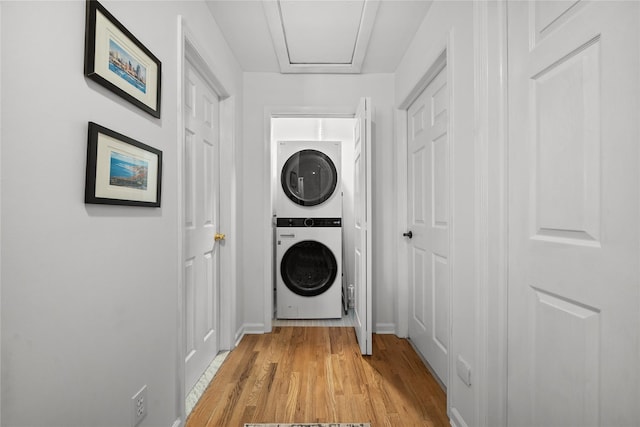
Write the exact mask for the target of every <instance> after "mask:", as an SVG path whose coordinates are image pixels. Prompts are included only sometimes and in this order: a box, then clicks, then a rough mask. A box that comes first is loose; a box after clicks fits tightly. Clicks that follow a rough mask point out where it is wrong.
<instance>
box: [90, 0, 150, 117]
mask: <svg viewBox="0 0 640 427" xmlns="http://www.w3.org/2000/svg"><path fill="white" fill-rule="evenodd" d="M161 68H162V64H161V63H160V61H159V60H158V58H156V57H155V56H154V55H153V54H152V53H151V52H150V51H149V49H147V48H146V47H145V46H144V45H143V44H142V43H140V41H139V40H138V39H137V38H135V36H134V35H133V34H131V32H129V30H127V29H126V28H125V27H124V25H122V24H121V23H120V22H119V21H118V20H117V19H116V18H114V17H113V15H111V13H109V11H107V9H105V8H104V6H102V5H101V4H100V3H98V2H97V1H95V0H87V10H86V27H85V52H84V74H85V76H87V77H89V78H90V79H92V80H94V81H95V82H97V83H98V84H100V85H102V86H104V87H106V88H107V89H109V90H110V91H112V92H114V93H116V94H118V95H119V96H121V97H122V98H124V99H126V100H127V101H129V102H131V103H132V104H134V105H135V106H137V107H139V108H141V109H142V110H144V111H146V112H147V113H149V114H151V115H152V116H153V117H157V118H160V89H161V75H162V72H161Z"/></svg>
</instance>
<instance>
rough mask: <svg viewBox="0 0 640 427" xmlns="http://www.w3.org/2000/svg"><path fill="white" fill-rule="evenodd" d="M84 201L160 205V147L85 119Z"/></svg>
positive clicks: (110, 203) (109, 203)
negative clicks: (87, 121)
mask: <svg viewBox="0 0 640 427" xmlns="http://www.w3.org/2000/svg"><path fill="white" fill-rule="evenodd" d="M88 139H89V142H88V144H87V175H86V180H85V191H84V202H85V203H97V204H103V205H104V204H106V205H129V206H148V207H160V189H161V184H162V151H160V150H157V149H155V148H153V147H150V146H148V145H145V144H143V143H141V142H139V141H136V140H134V139H131V138H129V137H127V136H124V135H122V134H120V133H117V132H114V131H112V130H111V129H107V128H105V127H103V126H100V125H98V124H96V123H93V122H89V138H88Z"/></svg>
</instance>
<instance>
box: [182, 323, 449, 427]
mask: <svg viewBox="0 0 640 427" xmlns="http://www.w3.org/2000/svg"><path fill="white" fill-rule="evenodd" d="M251 422H256V423H286V422H289V423H293V422H325V423H328V422H336V423H338V422H342V423H348V422H370V423H371V426H372V427H378V426H403V427H406V426H448V425H449V421H448V418H447V415H446V396H445V393H444V392H443V391H442V389H441V388H440V387H439V386H438V384H437V383H436V381H435V380H434V379H433V377H432V376H431V374H430V373H429V371H428V370H427V369H426V367H425V366H424V364H423V363H422V360H421V359H420V358H419V356H418V355H417V354H416V352H415V351H414V350H413V348H412V347H411V345H410V344H409V343H408V342H407V341H406V340H403V339H400V338H397V337H396V336H394V335H374V336H373V356H366V357H363V356H361V355H360V350H359V347H358V344H357V342H356V338H355V333H354V330H353V329H352V328H339V327H276V328H274V331H273V332H272V333H271V334H264V335H245V336H244V338H243V339H242V341H241V342H240V344H239V346H238V347H237V348H236V349H235V350H233V351H232V352H231V353H230V354H229V355H228V357H227V359H226V360H225V362H224V363H223V365H222V366H221V367H220V370H219V371H218V372H217V373H216V376H215V377H214V379H213V381H212V382H211V384H210V385H209V387H208V388H207V390H206V391H205V393H204V395H203V396H202V398H201V399H200V401H199V402H198V404H197V405H196V407H195V408H194V409H193V412H192V413H191V415H190V416H189V418H188V420H187V424H186V427H205V426H207V427H213V426H215V427H219V426H224V427H236V426H239V427H242V426H243V425H244V423H251Z"/></svg>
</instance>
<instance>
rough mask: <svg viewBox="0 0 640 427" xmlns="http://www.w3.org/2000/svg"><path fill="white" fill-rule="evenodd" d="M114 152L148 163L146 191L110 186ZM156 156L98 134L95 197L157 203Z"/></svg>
mask: <svg viewBox="0 0 640 427" xmlns="http://www.w3.org/2000/svg"><path fill="white" fill-rule="evenodd" d="M112 152H116V153H119V154H123V155H125V156H129V157H133V158H135V159H137V160H144V161H146V162H148V165H149V169H148V171H147V189H146V190H141V189H137V188H128V187H122V186H119V185H111V184H110V180H109V177H110V172H111V153H112ZM157 188H158V156H157V155H156V154H154V153H151V152H149V151H146V150H143V149H141V148H138V147H135V146H133V145H130V144H127V143H124V142H122V141H119V140H117V139H115V138H112V137H110V136H108V135H105V134H102V133H98V147H97V155H96V197H100V198H107V199H122V200H135V201H141V202H152V203H155V202H157V201H158V200H157V197H156V195H157Z"/></svg>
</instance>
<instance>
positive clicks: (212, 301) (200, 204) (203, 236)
mask: <svg viewBox="0 0 640 427" xmlns="http://www.w3.org/2000/svg"><path fill="white" fill-rule="evenodd" d="M184 85H185V87H184V98H185V99H184V124H185V129H184V148H183V150H184V151H183V160H184V167H183V174H184V176H183V185H184V189H183V195H184V196H183V199H184V201H183V203H184V215H183V218H184V224H183V229H184V260H183V261H184V263H183V283H184V293H183V295H184V304H185V307H184V313H185V326H186V328H185V330H186V352H185V355H186V358H185V364H186V367H185V387H186V388H185V391H186V393H189V391H190V390H191V388H192V387H193V385H194V384H195V383H196V382H197V381H198V379H199V378H200V376H201V375H202V374H203V372H204V371H205V369H206V368H207V367H208V366H209V364H210V363H211V361H212V360H213V359H214V358H215V356H216V354H217V351H218V336H217V334H218V317H219V299H218V297H219V294H220V291H219V288H220V283H219V277H220V269H219V259H220V254H219V250H220V242H221V240H219V239H220V238H221V237H222V236H220V235H217V234H216V233H217V231H218V227H219V218H220V215H219V195H220V176H219V171H220V157H219V153H220V148H219V134H220V131H219V101H218V96H217V94H216V92H215V91H214V90H213V89H212V88H211V86H210V85H209V84H208V83H207V82H206V80H205V79H203V78H202V76H201V75H200V74H199V73H198V71H197V69H196V67H194V66H193V64H192V63H191V62H190V61H185V81H184Z"/></svg>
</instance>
